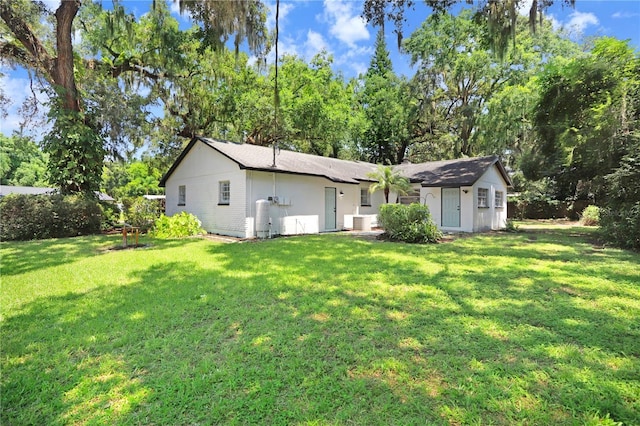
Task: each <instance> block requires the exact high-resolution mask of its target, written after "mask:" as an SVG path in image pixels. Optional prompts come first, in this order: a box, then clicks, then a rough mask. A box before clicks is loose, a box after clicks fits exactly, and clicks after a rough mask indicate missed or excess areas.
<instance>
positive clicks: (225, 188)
mask: <svg viewBox="0 0 640 426" xmlns="http://www.w3.org/2000/svg"><path fill="white" fill-rule="evenodd" d="M230 199H231V184H230V183H229V181H228V180H222V181H220V182H218V204H223V205H228V204H229V200H230Z"/></svg>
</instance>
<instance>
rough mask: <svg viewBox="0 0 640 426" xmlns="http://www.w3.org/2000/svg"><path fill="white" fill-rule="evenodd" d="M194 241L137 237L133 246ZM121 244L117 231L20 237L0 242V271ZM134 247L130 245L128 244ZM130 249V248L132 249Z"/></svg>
mask: <svg viewBox="0 0 640 426" xmlns="http://www.w3.org/2000/svg"><path fill="white" fill-rule="evenodd" d="M193 241H195V239H183V240H155V239H150V238H147V237H141V238H140V243H139V244H140V245H141V246H142V245H144V247H139V248H136V249H150V248H160V249H166V248H169V247H176V246H181V245H184V244H188V243H190V242H193ZM121 247H122V238H121V237H120V236H118V235H109V236H106V235H94V236H84V237H76V238H59V239H49V240H40V241H19V242H2V243H0V256H1V257H0V274H2V275H4V276H7V275H20V274H24V273H27V272H32V271H37V270H41V269H47V268H51V267H54V266H59V265H62V264H68V263H73V262H76V261H78V260H81V259H85V258H88V257H92V256H95V255H97V254H100V253H104V252H105V251H108V250H109V249H112V248H116V249H120V248H121ZM131 249H133V248H131ZM131 249H130V250H131Z"/></svg>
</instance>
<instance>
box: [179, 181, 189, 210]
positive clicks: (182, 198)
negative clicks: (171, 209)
mask: <svg viewBox="0 0 640 426" xmlns="http://www.w3.org/2000/svg"><path fill="white" fill-rule="evenodd" d="M178 205H179V206H186V205H187V185H179V186H178Z"/></svg>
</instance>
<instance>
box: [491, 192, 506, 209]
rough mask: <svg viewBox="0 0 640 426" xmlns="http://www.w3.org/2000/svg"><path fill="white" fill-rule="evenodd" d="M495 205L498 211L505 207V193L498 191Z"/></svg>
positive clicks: (494, 201)
mask: <svg viewBox="0 0 640 426" xmlns="http://www.w3.org/2000/svg"><path fill="white" fill-rule="evenodd" d="M493 203H494V206H495V207H496V208H497V209H501V208H503V207H504V192H503V191H496V193H495V196H494V200H493Z"/></svg>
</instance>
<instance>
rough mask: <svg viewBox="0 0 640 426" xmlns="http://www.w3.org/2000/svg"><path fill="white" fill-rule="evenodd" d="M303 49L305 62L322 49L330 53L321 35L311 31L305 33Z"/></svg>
mask: <svg viewBox="0 0 640 426" xmlns="http://www.w3.org/2000/svg"><path fill="white" fill-rule="evenodd" d="M304 47H305V58H306V59H307V60H309V59H311V58H313V57H314V56H315V55H317V54H318V53H320V51H322V50H323V49H324V50H326V51H327V52H330V50H329V44H328V43H327V42H326V41H325V39H324V37H322V34H320V33H317V32H315V31H313V30H309V31H308V32H307V40H306V41H305V43H304Z"/></svg>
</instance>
